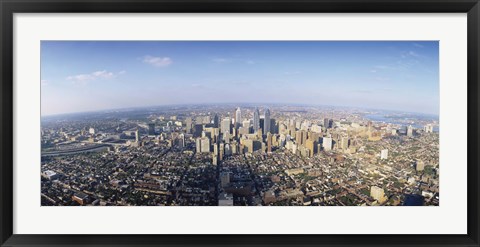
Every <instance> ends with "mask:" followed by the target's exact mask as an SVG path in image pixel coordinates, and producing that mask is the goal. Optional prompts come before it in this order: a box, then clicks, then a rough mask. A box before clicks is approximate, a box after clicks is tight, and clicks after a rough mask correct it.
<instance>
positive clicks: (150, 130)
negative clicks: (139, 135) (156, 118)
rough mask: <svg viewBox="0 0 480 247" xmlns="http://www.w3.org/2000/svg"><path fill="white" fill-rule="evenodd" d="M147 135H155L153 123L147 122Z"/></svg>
mask: <svg viewBox="0 0 480 247" xmlns="http://www.w3.org/2000/svg"><path fill="white" fill-rule="evenodd" d="M148 135H151V136H153V135H155V123H149V124H148Z"/></svg>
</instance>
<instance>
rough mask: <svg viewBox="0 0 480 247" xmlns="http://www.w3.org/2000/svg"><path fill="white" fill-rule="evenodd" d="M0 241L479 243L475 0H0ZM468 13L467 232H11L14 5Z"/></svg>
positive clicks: (81, 9) (28, 8) (42, 9)
mask: <svg viewBox="0 0 480 247" xmlns="http://www.w3.org/2000/svg"><path fill="white" fill-rule="evenodd" d="M0 8H1V32H0V35H1V42H2V43H1V57H2V59H1V66H0V74H1V78H2V81H1V84H0V91H1V96H0V104H1V122H0V129H1V131H0V140H1V145H2V146H1V149H0V173H1V178H0V186H1V193H0V202H1V205H0V206H1V207H0V217H1V218H0V244H1V246H63V245H78V246H157V245H158V246H331V245H335V246H355V245H366V246H370V245H379V244H380V245H398V246H404V245H405V246H410V245H415V246H417V245H418V246H479V227H478V224H479V208H480V207H479V203H478V202H479V197H480V196H479V182H478V180H479V177H480V173H479V169H478V165H479V161H480V160H479V154H480V150H479V145H478V144H477V142H478V140H479V139H480V136H479V132H478V126H480V123H479V118H478V115H479V114H478V113H479V110H480V109H479V103H480V101H479V97H478V96H479V95H480V91H479V84H480V81H479V70H480V63H479V42H480V33H479V23H480V19H479V17H480V4H479V1H478V0H403V1H399V0H336V1H333V0H301V1H295V0H255V1H253V0H224V1H219V0H196V1H195V0H141V1H135V0H117V1H113V0H84V1H78V0H73V1H67V0H0ZM47 12H48V13H92V12H95V13H118V12H120V13H205V12H209V13H289V12H291V13H468V14H467V16H468V21H467V25H468V47H467V48H468V181H467V182H468V212H467V213H468V223H467V224H468V226H467V227H468V228H467V229H468V234H466V235H21V234H13V216H12V215H13V212H14V210H15V209H14V208H13V205H12V201H13V178H12V174H13V162H14V160H13V143H14V141H15V140H14V138H13V129H14V128H15V127H14V123H13V44H14V43H13V42H14V40H13V15H14V14H15V13H47Z"/></svg>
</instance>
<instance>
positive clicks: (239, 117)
mask: <svg viewBox="0 0 480 247" xmlns="http://www.w3.org/2000/svg"><path fill="white" fill-rule="evenodd" d="M241 124H242V112H241V111H240V107H238V108H237V110H236V111H235V127H236V128H238V127H240V125H241Z"/></svg>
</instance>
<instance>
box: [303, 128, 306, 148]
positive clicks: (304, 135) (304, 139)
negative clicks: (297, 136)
mask: <svg viewBox="0 0 480 247" xmlns="http://www.w3.org/2000/svg"><path fill="white" fill-rule="evenodd" d="M305 143H307V131H305V130H302V145H304V146H305Z"/></svg>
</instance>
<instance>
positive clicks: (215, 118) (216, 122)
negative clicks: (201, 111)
mask: <svg viewBox="0 0 480 247" xmlns="http://www.w3.org/2000/svg"><path fill="white" fill-rule="evenodd" d="M218 126H219V120H218V115H217V114H216V113H215V116H213V127H214V128H218Z"/></svg>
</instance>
